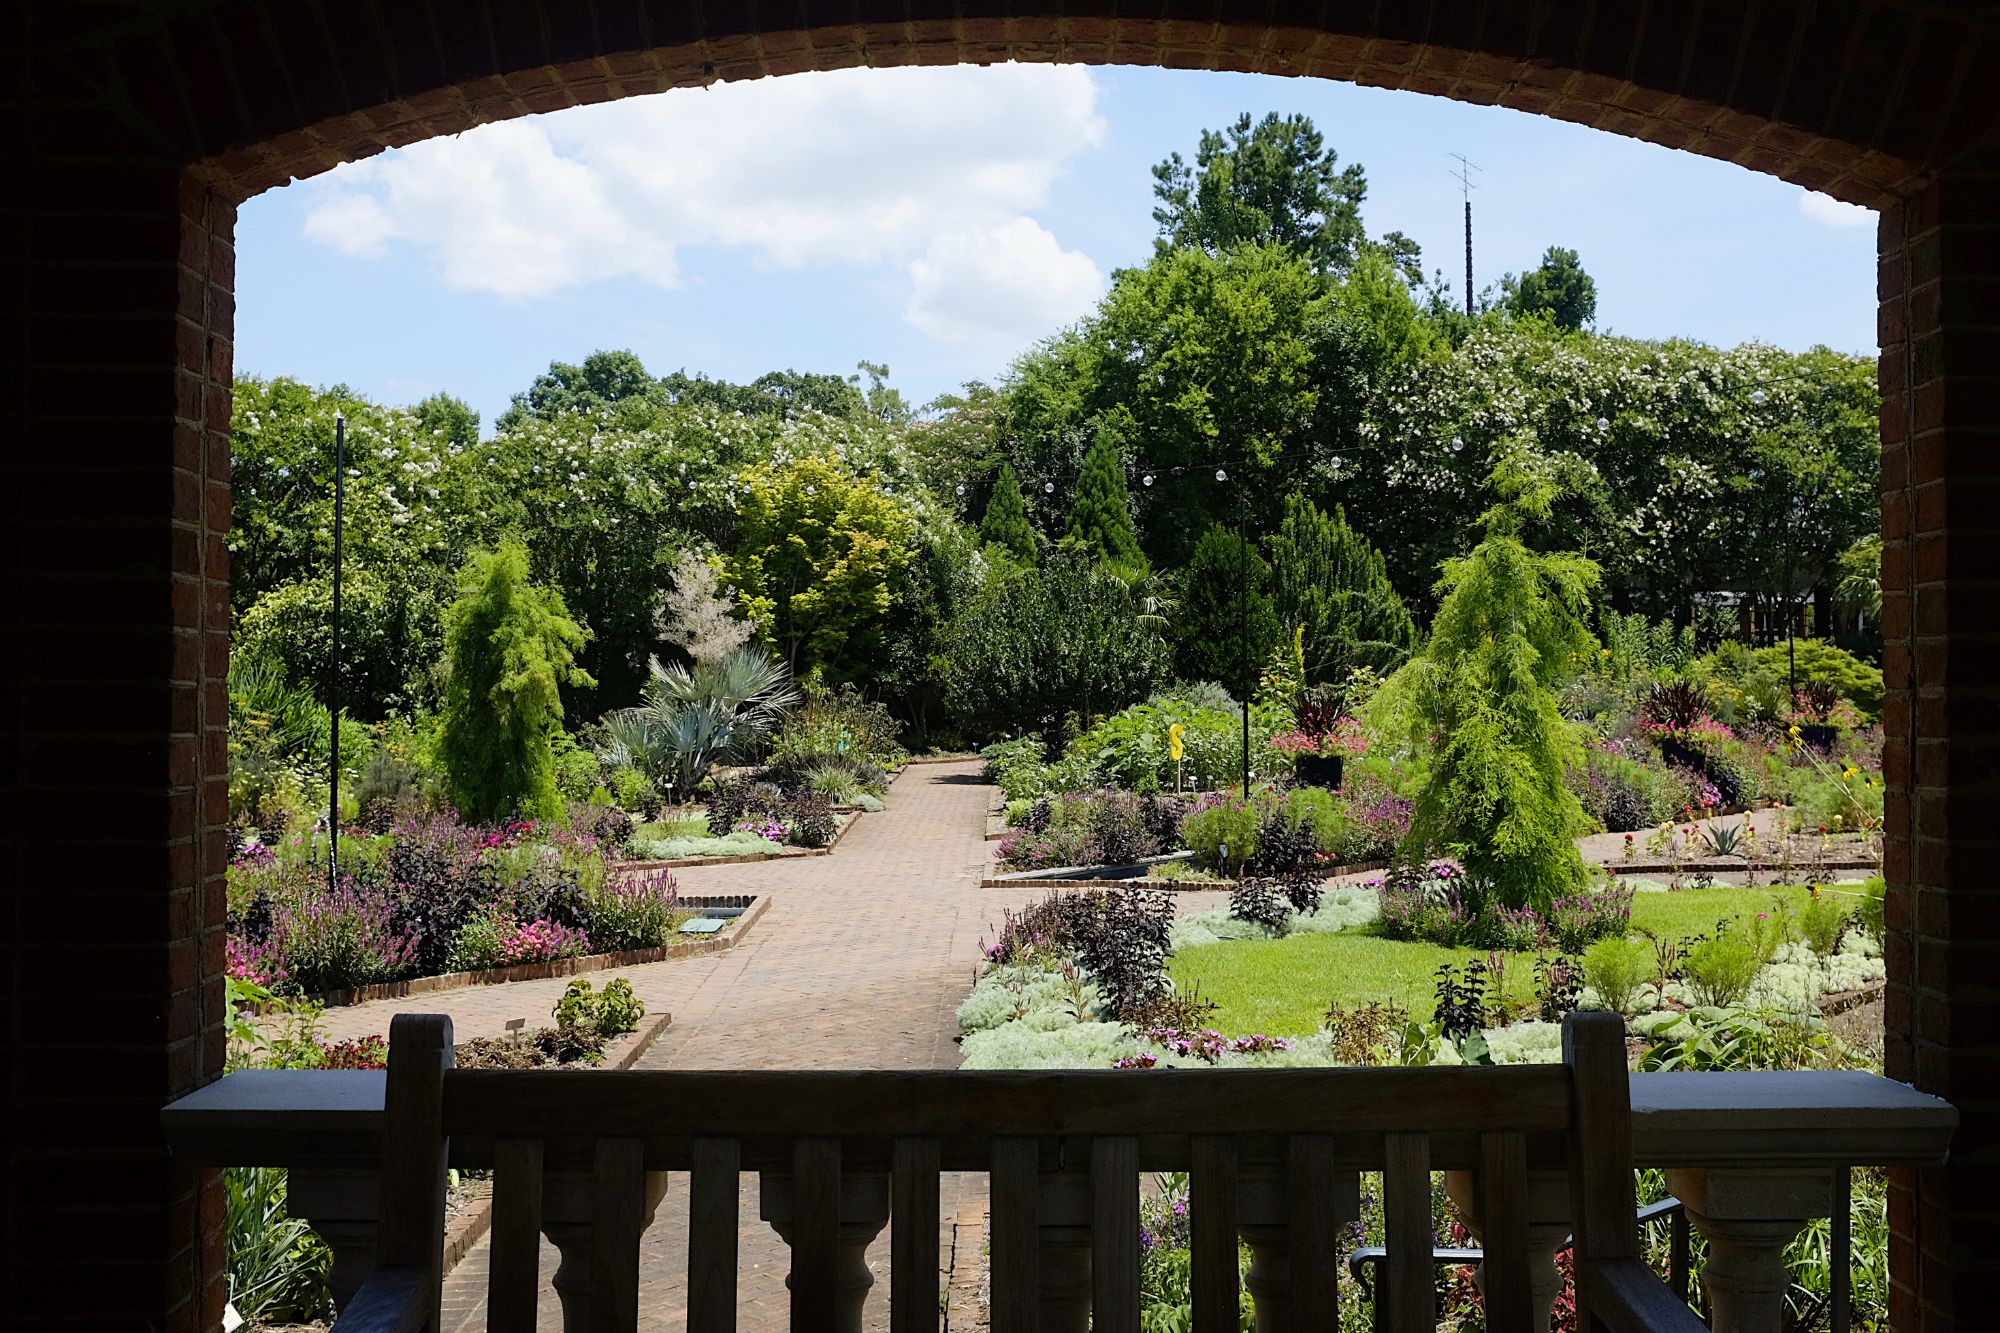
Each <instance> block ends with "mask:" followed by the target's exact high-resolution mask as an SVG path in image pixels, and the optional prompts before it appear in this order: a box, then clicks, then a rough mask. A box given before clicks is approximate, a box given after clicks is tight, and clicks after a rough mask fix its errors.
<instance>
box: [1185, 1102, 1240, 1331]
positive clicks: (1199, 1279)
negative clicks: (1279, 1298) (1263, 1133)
mask: <svg viewBox="0 0 2000 1333" xmlns="http://www.w3.org/2000/svg"><path fill="white" fill-rule="evenodd" d="M1189 1148H1190V1150H1191V1151H1190V1160H1189V1170H1188V1195H1189V1198H1188V1212H1189V1214H1190V1217H1189V1220H1190V1222H1191V1223H1192V1228H1191V1229H1192V1231H1193V1240H1192V1245H1191V1249H1192V1250H1193V1253H1192V1254H1191V1255H1190V1256H1189V1261H1190V1264H1191V1271H1190V1273H1189V1278H1190V1281H1189V1287H1190V1288H1191V1291H1190V1294H1191V1295H1192V1296H1193V1305H1194V1327H1195V1333H1225V1330H1227V1331H1228V1333H1234V1330H1235V1329H1236V1328H1237V1327H1238V1325H1239V1323H1240V1316H1239V1314H1238V1310H1239V1309H1240V1306H1241V1302H1242V1296H1241V1294H1240V1291H1239V1289H1238V1265H1237V1260H1236V1245H1237V1226H1236V1143H1235V1141H1234V1140H1233V1139H1230V1138H1227V1137H1225V1136H1223V1135H1220V1134H1197V1135H1195V1136H1194V1137H1193V1139H1192V1140H1191V1141H1190V1143H1189Z"/></svg>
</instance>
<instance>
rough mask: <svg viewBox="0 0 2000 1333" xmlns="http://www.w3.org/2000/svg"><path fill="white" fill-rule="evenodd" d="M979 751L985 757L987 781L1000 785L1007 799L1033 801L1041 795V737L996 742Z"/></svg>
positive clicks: (1031, 736)
mask: <svg viewBox="0 0 2000 1333" xmlns="http://www.w3.org/2000/svg"><path fill="white" fill-rule="evenodd" d="M979 753H980V756H981V757H982V758H984V759H985V760H986V772H985V778H986V781H988V782H990V783H992V784H993V785H994V786H996V787H998V788H1000V790H1001V791H1002V792H1003V793H1005V794H1006V797H1007V799H1008V800H1010V801H1012V800H1032V799H1033V798H1035V797H1037V796H1040V795H1043V787H1042V761H1043V758H1044V756H1045V751H1044V749H1043V747H1042V738H1041V737H1040V736H1034V735H1030V736H1019V737H1016V738H1015V739H1013V740H1011V741H995V742H994V743H993V744H991V745H989V746H987V747H986V748H985V749H983V750H981V751H980V752H979Z"/></svg>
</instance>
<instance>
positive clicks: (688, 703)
mask: <svg viewBox="0 0 2000 1333" xmlns="http://www.w3.org/2000/svg"><path fill="white" fill-rule="evenodd" d="M648 670H649V673H650V678H649V679H648V680H647V682H646V690H645V696H644V699H643V700H642V702H640V703H639V704H638V705H636V706H635V707H632V708H625V709H620V710H619V711H618V712H616V713H612V714H610V715H609V716H608V717H607V718H606V719H605V724H606V730H607V731H608V732H609V737H610V739H609V742H608V744H609V746H610V747H611V751H612V752H607V754H606V758H617V759H622V760H624V761H625V762H630V763H636V764H637V765H638V766H639V767H641V768H643V769H644V770H646V772H647V773H648V774H649V775H651V776H652V777H653V778H654V780H655V781H671V782H672V783H673V784H674V790H676V791H678V792H681V793H683V794H685V793H687V792H691V791H693V790H694V789H695V788H696V787H697V786H699V785H700V784H701V780H702V779H703V778H704V777H706V776H708V771H709V769H711V768H712V767H714V766H715V764H716V763H718V762H719V761H721V760H724V759H729V758H735V757H740V756H742V755H744V754H745V753H747V752H748V750H749V749H750V748H751V747H752V746H754V745H755V744H756V742H757V741H759V740H761V739H763V738H764V737H765V736H767V735H769V734H770V732H771V731H772V730H773V729H774V728H775V727H776V726H777V725H778V723H779V722H781V721H783V719H784V716H785V714H786V713H788V712H790V711H791V710H792V709H793V708H795V707H797V706H798V704H799V701H800V695H799V692H798V690H797V689H796V688H795V687H794V686H793V684H792V681H791V675H790V673H789V672H787V671H786V670H785V666H784V664H783V663H782V662H779V661H777V660H776V659H775V658H773V657H772V656H771V655H770V654H769V653H766V652H765V651H764V650H762V649H761V648H754V647H745V648H736V649H733V650H731V651H730V652H727V653H724V654H723V655H722V656H720V657H716V658H711V659H706V660H701V661H697V662H695V663H694V664H693V665H692V666H683V665H681V664H680V663H678V662H676V663H674V664H673V665H671V666H663V665H661V663H660V660H659V659H658V658H653V659H652V660H651V661H650V662H649V663H648Z"/></svg>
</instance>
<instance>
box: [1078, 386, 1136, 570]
mask: <svg viewBox="0 0 2000 1333" xmlns="http://www.w3.org/2000/svg"><path fill="white" fill-rule="evenodd" d="M1064 539H1065V540H1067V541H1073V542H1077V543H1080V544H1081V545H1082V546H1083V548H1084V549H1085V550H1088V551H1089V552H1091V553H1092V554H1093V555H1095V556H1096V557H1097V559H1098V561H1099V562H1100V563H1102V564H1104V565H1107V566H1109V567H1110V568H1112V569H1114V570H1119V571H1130V572H1134V573H1136V572H1137V571H1139V570H1141V569H1142V568H1143V567H1144V565H1145V563H1146V557H1145V556H1143V555H1141V554H1140V553H1139V534H1138V532H1137V531H1136V530H1135V529H1134V528H1133V526H1132V497H1131V495H1130V494H1129V493H1128V492H1127V491H1126V489H1125V465H1124V462H1123V460H1122V459H1121V457H1120V456H1119V451H1118V440H1117V436H1116V433H1115V432H1113V430H1112V429H1111V427H1110V426H1108V425H1104V424H1101V423H1100V424H1099V426H1098V428H1097V438H1096V439H1095V440H1093V441H1092V442H1091V445H1090V452H1088V453H1086V454H1085V455H1084V456H1083V471H1082V472H1081V474H1079V475H1078V477H1077V480H1076V504H1075V505H1074V506H1073V507H1072V508H1071V509H1070V511H1069V527H1068V529H1067V531H1066V532H1065V533H1064Z"/></svg>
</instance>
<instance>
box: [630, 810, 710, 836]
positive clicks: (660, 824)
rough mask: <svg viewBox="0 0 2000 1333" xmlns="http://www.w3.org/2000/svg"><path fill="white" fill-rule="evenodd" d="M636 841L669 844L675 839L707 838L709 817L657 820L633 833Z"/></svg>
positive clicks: (697, 816) (642, 825) (698, 816)
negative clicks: (668, 842) (642, 840)
mask: <svg viewBox="0 0 2000 1333" xmlns="http://www.w3.org/2000/svg"><path fill="white" fill-rule="evenodd" d="M632 836H633V837H634V838H635V839H644V840H645V841H647V842H667V841H669V840H671V839H674V838H705V837H707V836H708V816H707V815H696V816H695V817H694V818H692V819H656V820H654V821H653V822H652V823H650V824H641V825H639V827H638V828H636V829H634V830H633V831H632Z"/></svg>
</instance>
